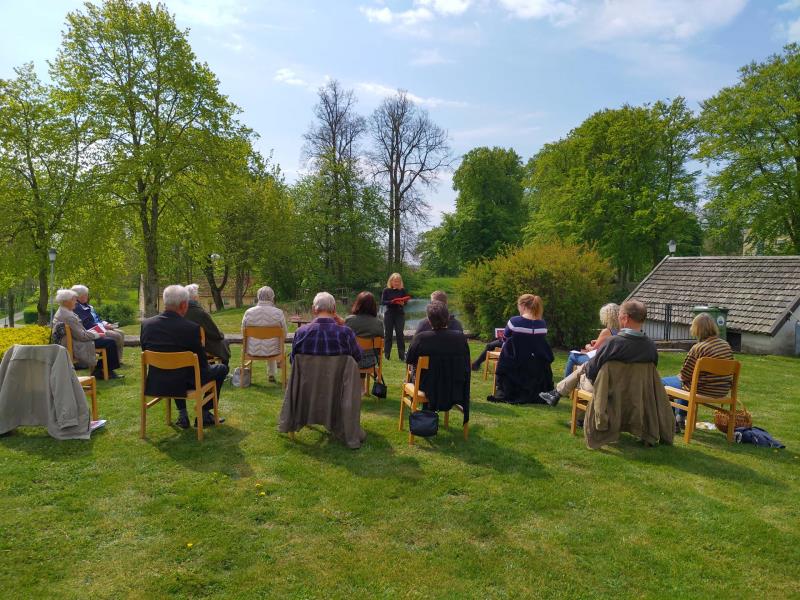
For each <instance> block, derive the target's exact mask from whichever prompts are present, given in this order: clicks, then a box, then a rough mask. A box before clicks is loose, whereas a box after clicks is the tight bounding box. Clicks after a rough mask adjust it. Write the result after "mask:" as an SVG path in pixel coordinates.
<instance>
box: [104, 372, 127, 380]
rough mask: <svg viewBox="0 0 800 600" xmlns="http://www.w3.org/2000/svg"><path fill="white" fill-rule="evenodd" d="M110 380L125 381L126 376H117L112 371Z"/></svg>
mask: <svg viewBox="0 0 800 600" xmlns="http://www.w3.org/2000/svg"><path fill="white" fill-rule="evenodd" d="M108 378H109V379H125V375H117V374H116V373H114V371H111V373H110V374H109V376H108Z"/></svg>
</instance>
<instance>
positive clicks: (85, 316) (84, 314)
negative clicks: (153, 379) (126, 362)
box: [72, 285, 125, 364]
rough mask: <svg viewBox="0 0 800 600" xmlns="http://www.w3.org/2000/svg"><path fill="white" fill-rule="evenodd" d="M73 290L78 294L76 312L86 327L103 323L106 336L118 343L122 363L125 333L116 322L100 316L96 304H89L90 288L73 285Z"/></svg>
mask: <svg viewBox="0 0 800 600" xmlns="http://www.w3.org/2000/svg"><path fill="white" fill-rule="evenodd" d="M72 291H73V292H75V293H76V294H78V302H77V303H76V304H75V311H74V312H75V314H76V315H78V318H79V319H80V320H81V323H83V326H84V327H85V328H86V329H91V328H92V327H95V326H97V325H101V326H102V328H103V329H105V330H106V331H105V334H106V335H105V336H106V337H107V338H109V339H112V340H114V343H115V344H116V345H117V356H119V363H120V364H122V356H123V351H124V350H125V334H124V333H122V332H121V331H119V330H118V329H117V326H116V324H115V323H109V322H108V321H104V320H103V319H102V318H100V317H99V316H98V314H97V312H95V310H94V306H92V305H91V304H89V288H87V287H86V286H85V285H73V286H72Z"/></svg>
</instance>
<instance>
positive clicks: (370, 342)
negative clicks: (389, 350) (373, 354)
mask: <svg viewBox="0 0 800 600" xmlns="http://www.w3.org/2000/svg"><path fill="white" fill-rule="evenodd" d="M356 342H358V347H359V348H361V349H362V350H383V338H382V337H373V338H368V337H367V338H365V337H357V338H356Z"/></svg>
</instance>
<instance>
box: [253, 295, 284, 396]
mask: <svg viewBox="0 0 800 600" xmlns="http://www.w3.org/2000/svg"><path fill="white" fill-rule="evenodd" d="M256 300H258V303H257V304H256V305H255V306H253V307H251V308H248V309H247V310H246V311H245V313H244V316H243V317H242V335H244V328H245V327H280V328H281V329H283V337H284V339H285V338H286V331H287V327H286V315H284V314H283V311H282V310H281V309H280V308H277V307H276V306H275V292H273V291H272V288H271V287H269V286H268V285H265V286H264V287H262V288H259V290H258V292H257V293H256ZM247 353H248V354H250V355H251V356H275V355H277V354H282V353H283V344H281V343H280V342H279V341H278V340H275V339H272V340H257V339H249V340H248V341H247ZM267 365H268V366H267V369H268V370H269V380H270V381H272V382H274V381H275V374H276V373H277V366H276V362H275V361H274V360H269V361H267Z"/></svg>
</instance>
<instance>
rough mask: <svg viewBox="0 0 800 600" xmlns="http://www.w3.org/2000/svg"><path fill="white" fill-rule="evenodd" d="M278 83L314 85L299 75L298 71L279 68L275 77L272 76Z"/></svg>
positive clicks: (302, 85)
mask: <svg viewBox="0 0 800 600" xmlns="http://www.w3.org/2000/svg"><path fill="white" fill-rule="evenodd" d="M272 79H273V80H274V81H277V82H278V83H285V84H286V85H296V86H300V87H312V86H311V85H310V84H309V83H308V82H307V81H306V80H304V79H301V78H300V77H298V76H297V73H295V72H294V71H292V70H291V69H286V68H283V69H278V70H277V71H275V77H273V78H272Z"/></svg>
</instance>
